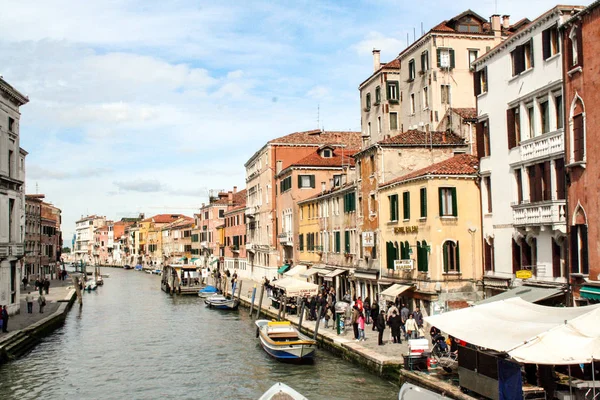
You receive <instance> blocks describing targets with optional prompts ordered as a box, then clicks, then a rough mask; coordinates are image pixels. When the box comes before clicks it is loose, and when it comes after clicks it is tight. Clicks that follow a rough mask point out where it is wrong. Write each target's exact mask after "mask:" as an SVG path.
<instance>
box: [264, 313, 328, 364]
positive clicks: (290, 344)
mask: <svg viewBox="0 0 600 400" xmlns="http://www.w3.org/2000/svg"><path fill="white" fill-rule="evenodd" d="M255 324H256V326H257V328H258V330H257V337H259V338H260V344H261V345H262V347H263V349H264V350H265V351H266V352H267V353H268V354H269V355H271V356H272V357H275V358H277V359H279V360H284V361H301V360H305V359H312V358H313V357H314V356H315V351H316V349H317V342H316V341H314V340H313V339H311V338H309V337H308V336H306V335H303V334H301V333H300V332H298V330H297V329H296V328H295V327H294V326H293V325H292V324H291V323H290V322H289V321H268V320H266V319H259V320H257V321H255Z"/></svg>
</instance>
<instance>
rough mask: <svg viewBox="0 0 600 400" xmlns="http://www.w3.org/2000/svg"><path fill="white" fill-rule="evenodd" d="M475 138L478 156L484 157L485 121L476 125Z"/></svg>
mask: <svg viewBox="0 0 600 400" xmlns="http://www.w3.org/2000/svg"><path fill="white" fill-rule="evenodd" d="M475 140H476V141H477V143H476V145H477V157H478V158H481V157H483V151H484V150H483V122H478V123H477V124H476V125H475Z"/></svg>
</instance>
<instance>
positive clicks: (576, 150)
mask: <svg viewBox="0 0 600 400" xmlns="http://www.w3.org/2000/svg"><path fill="white" fill-rule="evenodd" d="M584 154H585V139H584V127H583V114H577V115H576V116H574V117H573V157H574V160H575V161H576V162H577V161H583V156H584Z"/></svg>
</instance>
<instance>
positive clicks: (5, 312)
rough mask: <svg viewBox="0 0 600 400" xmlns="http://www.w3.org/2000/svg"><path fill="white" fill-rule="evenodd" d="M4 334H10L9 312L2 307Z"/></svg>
mask: <svg viewBox="0 0 600 400" xmlns="http://www.w3.org/2000/svg"><path fill="white" fill-rule="evenodd" d="M2 332H8V310H7V309H6V306H4V307H2Z"/></svg>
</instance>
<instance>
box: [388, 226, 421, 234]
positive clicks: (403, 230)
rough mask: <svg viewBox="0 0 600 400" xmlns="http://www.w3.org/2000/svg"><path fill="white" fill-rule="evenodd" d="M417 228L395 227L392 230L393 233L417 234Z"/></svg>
mask: <svg viewBox="0 0 600 400" xmlns="http://www.w3.org/2000/svg"><path fill="white" fill-rule="evenodd" d="M418 232H419V227H418V226H417V225H413V226H397V227H395V228H394V233H418Z"/></svg>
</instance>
